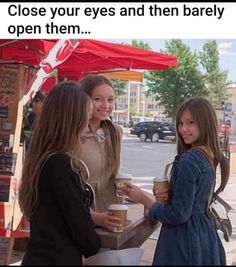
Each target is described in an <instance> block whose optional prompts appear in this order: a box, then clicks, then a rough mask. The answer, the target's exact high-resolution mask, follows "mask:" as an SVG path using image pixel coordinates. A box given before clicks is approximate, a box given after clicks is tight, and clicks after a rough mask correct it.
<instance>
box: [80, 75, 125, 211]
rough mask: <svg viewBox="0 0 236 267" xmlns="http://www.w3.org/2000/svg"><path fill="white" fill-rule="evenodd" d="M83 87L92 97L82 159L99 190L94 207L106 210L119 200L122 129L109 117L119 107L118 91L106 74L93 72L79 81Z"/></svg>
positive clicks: (90, 181) (97, 209)
mask: <svg viewBox="0 0 236 267" xmlns="http://www.w3.org/2000/svg"><path fill="white" fill-rule="evenodd" d="M79 85H80V88H81V90H83V91H84V92H86V93H87V94H88V95H89V96H90V97H91V99H92V103H93V113H92V117H91V118H90V120H89V131H88V132H87V133H86V135H85V138H84V141H83V142H82V150H81V159H82V160H83V161H84V162H85V163H86V164H87V166H88V169H89V172H90V180H89V181H88V182H89V183H90V184H91V186H92V187H93V188H94V190H95V194H96V201H95V206H94V210H95V211H99V212H103V211H105V210H107V208H108V206H109V205H110V204H113V203H117V197H116V193H115V186H114V177H115V175H116V174H117V173H118V170H119V167H120V149H121V137H122V129H121V127H120V126H118V125H116V124H115V123H113V122H112V121H111V120H110V119H109V116H110V115H111V112H112V111H113V109H114V107H115V90H114V87H113V84H112V83H111V81H110V80H109V79H107V78H106V77H104V76H103V75H98V74H89V75H87V76H85V77H84V78H83V79H82V80H80V81H79Z"/></svg>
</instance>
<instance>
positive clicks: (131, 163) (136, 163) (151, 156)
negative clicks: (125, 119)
mask: <svg viewBox="0 0 236 267" xmlns="http://www.w3.org/2000/svg"><path fill="white" fill-rule="evenodd" d="M175 153H176V143H174V142H171V141H160V142H159V143H150V142H141V141H140V140H139V138H137V137H135V136H132V135H130V136H125V137H124V138H123V140H122V151H121V172H124V173H131V174H132V175H133V176H134V177H145V176H147V177H154V176H158V177H162V176H163V174H164V168H165V165H166V164H167V163H170V162H171V161H173V159H174V157H175Z"/></svg>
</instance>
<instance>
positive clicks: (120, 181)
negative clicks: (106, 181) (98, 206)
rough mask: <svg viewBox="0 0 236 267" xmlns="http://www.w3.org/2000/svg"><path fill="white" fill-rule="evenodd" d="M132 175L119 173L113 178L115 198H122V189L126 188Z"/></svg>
mask: <svg viewBox="0 0 236 267" xmlns="http://www.w3.org/2000/svg"><path fill="white" fill-rule="evenodd" d="M132 178H133V177H132V175H131V174H128V173H119V174H117V175H116V177H115V186H116V194H117V196H123V195H124V194H123V193H122V189H123V188H124V187H126V185H125V183H126V182H131V181H132Z"/></svg>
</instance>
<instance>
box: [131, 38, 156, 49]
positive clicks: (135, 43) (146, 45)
mask: <svg viewBox="0 0 236 267" xmlns="http://www.w3.org/2000/svg"><path fill="white" fill-rule="evenodd" d="M131 45H132V46H134V47H138V48H143V49H146V50H152V49H151V46H150V45H149V43H144V42H143V41H141V40H140V41H138V40H132V41H131Z"/></svg>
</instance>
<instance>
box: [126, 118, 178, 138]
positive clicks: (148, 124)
mask: <svg viewBox="0 0 236 267" xmlns="http://www.w3.org/2000/svg"><path fill="white" fill-rule="evenodd" d="M130 134H134V135H137V136H138V137H139V138H140V140H141V141H142V142H145V141H146V140H147V139H150V140H151V142H154V143H156V142H158V141H159V140H160V139H161V140H171V141H175V138H176V136H175V135H176V131H175V126H174V125H173V124H170V123H168V122H159V121H145V122H140V123H137V124H136V125H135V126H134V127H132V128H131V129H130Z"/></svg>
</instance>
